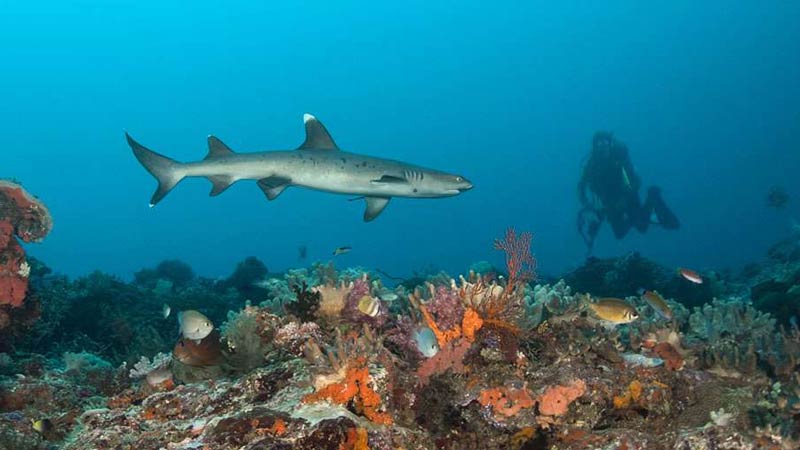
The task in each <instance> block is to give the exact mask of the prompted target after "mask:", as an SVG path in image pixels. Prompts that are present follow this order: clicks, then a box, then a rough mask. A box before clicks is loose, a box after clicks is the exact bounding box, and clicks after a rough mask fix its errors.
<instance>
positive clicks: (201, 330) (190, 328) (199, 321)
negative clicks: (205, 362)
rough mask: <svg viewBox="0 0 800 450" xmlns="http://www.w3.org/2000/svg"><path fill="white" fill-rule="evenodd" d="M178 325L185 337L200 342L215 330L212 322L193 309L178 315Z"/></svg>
mask: <svg viewBox="0 0 800 450" xmlns="http://www.w3.org/2000/svg"><path fill="white" fill-rule="evenodd" d="M178 325H179V326H180V328H181V334H182V335H183V337H185V338H186V339H191V340H194V341H200V340H201V339H203V338H205V337H206V336H208V335H209V334H210V333H211V332H212V331H213V330H214V324H213V323H211V320H210V319H209V318H208V317H206V316H204V315H203V314H202V313H200V312H198V311H195V310H193V309H190V310H186V311H181V312H179V313H178Z"/></svg>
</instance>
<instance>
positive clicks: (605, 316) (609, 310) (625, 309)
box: [589, 298, 639, 325]
mask: <svg viewBox="0 0 800 450" xmlns="http://www.w3.org/2000/svg"><path fill="white" fill-rule="evenodd" d="M589 308H591V310H592V311H593V312H594V315H595V316H597V318H598V319H600V320H604V321H606V322H610V323H613V324H615V325H618V324H622V323H631V322H633V321H634V320H636V319H638V318H639V313H637V312H636V308H634V307H633V306H631V305H629V304H628V303H626V302H624V301H622V300H620V299H618V298H601V299H599V300H597V302H595V303H589Z"/></svg>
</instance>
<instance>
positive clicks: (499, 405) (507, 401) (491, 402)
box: [478, 386, 534, 420]
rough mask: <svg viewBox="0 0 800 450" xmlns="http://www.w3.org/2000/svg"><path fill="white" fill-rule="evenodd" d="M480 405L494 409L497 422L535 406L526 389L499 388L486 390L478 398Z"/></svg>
mask: <svg viewBox="0 0 800 450" xmlns="http://www.w3.org/2000/svg"><path fill="white" fill-rule="evenodd" d="M478 403H480V404H481V405H483V406H489V407H491V408H492V412H493V413H494V416H495V418H496V419H497V420H503V419H504V418H506V417H513V416H515V415H517V414H519V412H520V411H522V410H523V409H525V408H531V407H533V405H534V400H533V397H531V394H530V392H529V391H528V389H527V388H526V387H524V386H523V387H522V388H519V389H517V388H513V387H499V388H491V389H485V390H483V391H481V393H480V395H479V396H478Z"/></svg>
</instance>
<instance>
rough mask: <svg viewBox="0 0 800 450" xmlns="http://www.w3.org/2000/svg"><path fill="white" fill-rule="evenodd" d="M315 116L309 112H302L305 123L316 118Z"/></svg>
mask: <svg viewBox="0 0 800 450" xmlns="http://www.w3.org/2000/svg"><path fill="white" fill-rule="evenodd" d="M316 119H317V118H316V117H314V116H313V115H311V114H309V113H305V114H303V123H307V122H308V121H309V120H316Z"/></svg>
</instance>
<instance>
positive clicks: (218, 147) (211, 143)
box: [206, 136, 233, 159]
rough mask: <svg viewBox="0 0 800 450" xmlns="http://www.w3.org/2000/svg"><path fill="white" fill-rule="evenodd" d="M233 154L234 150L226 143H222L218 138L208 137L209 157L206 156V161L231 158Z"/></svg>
mask: <svg viewBox="0 0 800 450" xmlns="http://www.w3.org/2000/svg"><path fill="white" fill-rule="evenodd" d="M232 154H233V150H231V149H230V147H228V146H227V145H225V143H224V142H222V141H220V140H219V139H218V138H217V137H216V136H208V155H206V159H211V158H219V157H220V156H230V155H232Z"/></svg>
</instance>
